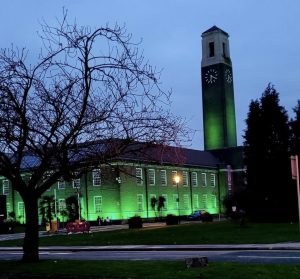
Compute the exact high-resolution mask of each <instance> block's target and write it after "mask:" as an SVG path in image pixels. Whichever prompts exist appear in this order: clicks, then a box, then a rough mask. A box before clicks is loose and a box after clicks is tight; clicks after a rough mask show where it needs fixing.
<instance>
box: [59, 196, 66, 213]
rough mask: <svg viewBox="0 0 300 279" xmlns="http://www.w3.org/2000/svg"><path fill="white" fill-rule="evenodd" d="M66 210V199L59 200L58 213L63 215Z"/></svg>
mask: <svg viewBox="0 0 300 279" xmlns="http://www.w3.org/2000/svg"><path fill="white" fill-rule="evenodd" d="M65 209H66V200H65V199H59V200H58V211H59V212H60V213H61V212H62V211H63V210H65Z"/></svg>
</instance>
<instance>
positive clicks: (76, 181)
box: [72, 178, 80, 189]
mask: <svg viewBox="0 0 300 279" xmlns="http://www.w3.org/2000/svg"><path fill="white" fill-rule="evenodd" d="M72 183H73V188H76V189H78V188H80V178H76V179H73V181H72Z"/></svg>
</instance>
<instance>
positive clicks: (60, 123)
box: [0, 13, 188, 261]
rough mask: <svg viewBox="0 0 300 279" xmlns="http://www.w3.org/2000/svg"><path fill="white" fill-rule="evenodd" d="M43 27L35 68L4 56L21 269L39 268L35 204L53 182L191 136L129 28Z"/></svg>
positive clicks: (2, 125)
mask: <svg viewBox="0 0 300 279" xmlns="http://www.w3.org/2000/svg"><path fill="white" fill-rule="evenodd" d="M41 26H42V30H41V33H40V34H39V35H40V38H41V41H42V43H43V48H42V51H41V53H40V55H39V56H38V58H36V61H35V62H34V63H33V62H32V59H31V63H29V62H28V60H29V58H28V56H29V52H28V51H27V50H25V49H18V48H14V47H11V48H10V49H1V52H0V94H1V98H0V175H2V176H4V177H6V178H7V179H9V180H10V181H11V184H12V187H13V189H14V190H16V191H18V192H19V193H20V195H21V197H22V198H23V201H24V205H25V211H26V231H25V238H24V244H23V260H24V261H37V260H38V259H39V256H38V198H39V197H40V196H41V194H42V193H43V192H45V191H46V190H47V189H48V188H49V187H51V185H53V184H54V183H55V182H56V181H57V180H59V179H60V178H61V177H64V178H66V179H71V178H74V176H76V175H77V176H79V175H80V174H81V173H82V172H84V171H87V170H88V169H90V168H92V167H93V166H95V165H96V164H97V165H99V164H105V163H109V161H110V160H111V159H113V158H116V157H118V156H120V155H123V154H124V152H128V150H131V151H132V150H133V149H134V148H141V147H143V148H144V147H145V146H146V145H151V144H152V145H153V144H156V146H157V145H162V146H164V145H168V144H171V145H176V144H177V143H178V139H179V138H180V136H182V135H183V136H187V135H188V134H187V133H186V131H185V128H184V123H183V121H182V120H181V119H180V118H177V117H174V116H173V115H172V114H171V113H170V111H169V109H168V106H169V104H170V102H169V97H170V93H169V92H165V91H163V90H161V86H160V83H159V78H160V72H158V71H156V69H155V68H153V67H151V66H150V65H149V64H148V63H147V62H145V61H144V57H143V55H142V53H140V52H139V49H138V46H139V44H135V43H133V42H132V38H131V35H130V34H128V33H127V31H126V30H125V28H124V27H120V26H117V25H116V26H114V27H113V28H111V27H109V26H105V27H103V28H96V29H92V28H90V27H81V26H78V25H77V24H76V23H72V24H69V23H68V20H67V14H66V13H64V14H63V17H62V20H60V21H58V24H57V25H56V26H54V27H53V26H49V25H48V24H46V23H43V24H42V25H41ZM137 141H138V142H143V143H147V144H142V145H140V144H133V143H135V142H137ZM129 146H130V148H129ZM26 171H27V172H29V173H30V175H31V176H30V179H28V180H25V179H24V177H23V176H22V174H23V173H24V172H26Z"/></svg>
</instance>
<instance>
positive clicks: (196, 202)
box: [193, 194, 199, 209]
mask: <svg viewBox="0 0 300 279" xmlns="http://www.w3.org/2000/svg"><path fill="white" fill-rule="evenodd" d="M193 207H194V208H195V209H199V196H198V195H197V194H194V195H193Z"/></svg>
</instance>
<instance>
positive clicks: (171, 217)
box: [166, 214, 179, 225]
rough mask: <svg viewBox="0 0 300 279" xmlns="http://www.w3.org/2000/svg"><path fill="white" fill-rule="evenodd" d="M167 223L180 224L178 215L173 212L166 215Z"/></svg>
mask: <svg viewBox="0 0 300 279" xmlns="http://www.w3.org/2000/svg"><path fill="white" fill-rule="evenodd" d="M166 224H167V225H178V224H179V218H178V216H175V215H173V214H168V215H167V217H166Z"/></svg>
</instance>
